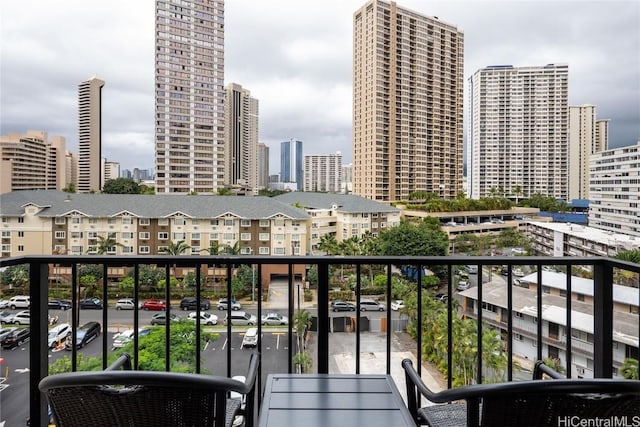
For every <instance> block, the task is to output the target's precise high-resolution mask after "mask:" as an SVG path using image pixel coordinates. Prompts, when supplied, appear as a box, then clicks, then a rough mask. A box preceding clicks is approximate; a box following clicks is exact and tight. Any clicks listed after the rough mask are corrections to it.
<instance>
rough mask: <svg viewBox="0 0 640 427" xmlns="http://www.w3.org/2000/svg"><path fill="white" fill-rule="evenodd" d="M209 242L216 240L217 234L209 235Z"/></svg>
mask: <svg viewBox="0 0 640 427" xmlns="http://www.w3.org/2000/svg"><path fill="white" fill-rule="evenodd" d="M209 240H218V233H209Z"/></svg>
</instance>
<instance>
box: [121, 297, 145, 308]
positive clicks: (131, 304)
mask: <svg viewBox="0 0 640 427" xmlns="http://www.w3.org/2000/svg"><path fill="white" fill-rule="evenodd" d="M134 308H136V302H135V301H134V300H133V298H121V299H119V300H118V301H116V310H133V309H134ZM138 308H142V301H138Z"/></svg>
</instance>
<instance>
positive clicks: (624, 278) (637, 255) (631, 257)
mask: <svg viewBox="0 0 640 427" xmlns="http://www.w3.org/2000/svg"><path fill="white" fill-rule="evenodd" d="M614 258H615V259H618V260H620V261H627V262H633V263H635V264H640V249H633V250H628V251H621V252H618V253H617V254H616V255H615V256H614ZM615 273H616V280H618V281H620V282H622V283H624V284H626V285H628V286H633V287H636V288H637V287H639V286H640V283H639V282H640V277H639V276H640V275H639V274H638V273H634V272H633V271H629V270H625V269H620V268H616V269H615Z"/></svg>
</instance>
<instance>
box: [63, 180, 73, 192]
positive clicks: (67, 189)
mask: <svg viewBox="0 0 640 427" xmlns="http://www.w3.org/2000/svg"><path fill="white" fill-rule="evenodd" d="M62 191H64V192H65V193H75V192H76V184H74V183H73V182H70V183H69V184H68V185H67V186H66V187H64V188H63V189H62Z"/></svg>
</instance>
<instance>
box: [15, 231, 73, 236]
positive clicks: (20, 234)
mask: <svg viewBox="0 0 640 427" xmlns="http://www.w3.org/2000/svg"><path fill="white" fill-rule="evenodd" d="M80 234H82V233H80ZM18 237H24V231H18Z"/></svg>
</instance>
